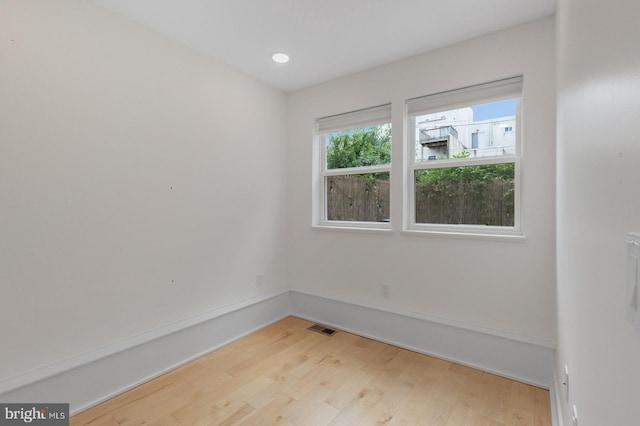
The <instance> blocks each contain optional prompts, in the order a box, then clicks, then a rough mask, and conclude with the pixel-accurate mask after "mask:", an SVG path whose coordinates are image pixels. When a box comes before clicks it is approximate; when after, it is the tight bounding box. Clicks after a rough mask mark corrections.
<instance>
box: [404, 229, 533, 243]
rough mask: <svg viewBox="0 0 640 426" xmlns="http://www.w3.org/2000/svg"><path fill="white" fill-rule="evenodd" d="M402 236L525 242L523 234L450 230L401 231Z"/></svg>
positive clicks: (525, 237) (525, 238)
mask: <svg viewBox="0 0 640 426" xmlns="http://www.w3.org/2000/svg"><path fill="white" fill-rule="evenodd" d="M401 234H402V235H407V236H413V237H436V238H456V239H480V240H493V241H510V242H517V243H523V242H525V241H527V236H526V235H525V234H524V233H509V234H507V233H504V234H501V233H482V232H478V231H475V230H474V231H473V232H471V231H465V230H459V231H450V230H426V229H425V230H423V229H405V230H402V231H401Z"/></svg>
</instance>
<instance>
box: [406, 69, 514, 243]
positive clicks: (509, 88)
mask: <svg viewBox="0 0 640 426" xmlns="http://www.w3.org/2000/svg"><path fill="white" fill-rule="evenodd" d="M523 92H524V84H523V78H522V76H520V77H513V78H508V79H504V80H498V81H494V82H490V83H486V84H480V85H475V86H469V87H465V88H462V89H457V90H452V91H448V92H440V93H436V94H433V95H427V96H423V97H419V98H412V99H409V100H407V101H406V111H407V114H406V116H405V120H406V122H407V133H406V135H405V138H406V145H405V149H407V151H406V152H407V155H406V158H407V161H406V162H405V164H404V167H405V173H406V177H407V178H406V179H407V182H408V185H405V186H404V188H403V189H404V191H405V197H404V199H405V202H404V203H403V206H404V209H405V214H404V218H405V221H404V223H403V228H402V232H403V233H406V234H411V233H414V234H424V235H435V236H457V237H459V236H475V237H488V238H492V239H493V238H506V239H525V238H526V237H525V233H524V228H523V216H524V214H523V211H522V181H523V174H522V168H523V156H522V145H523V135H522V99H523ZM514 98H515V99H516V125H515V127H516V128H515V133H516V134H515V138H516V145H515V148H516V152H515V154H514V155H500V156H486V157H475V158H469V159H455V158H450V159H443V160H437V161H421V162H418V161H416V158H415V154H414V151H415V143H416V141H415V134H414V132H413V131H412V130H413V129H415V118H416V117H417V116H420V115H426V114H429V113H436V112H440V111H446V110H451V109H457V108H463V107H466V106H471V105H478V104H482V103H489V102H495V101H500V100H505V99H514ZM409 129H411V130H409ZM505 163H514V166H515V167H514V225H513V226H486V225H471V224H436V223H416V220H415V216H416V207H415V189H416V185H415V172H416V170H427V169H440V168H447V167H464V166H476V165H487V164H505Z"/></svg>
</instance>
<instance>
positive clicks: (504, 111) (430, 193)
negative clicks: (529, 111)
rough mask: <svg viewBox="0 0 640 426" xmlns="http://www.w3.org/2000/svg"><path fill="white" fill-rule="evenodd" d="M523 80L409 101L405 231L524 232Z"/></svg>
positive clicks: (479, 86) (491, 84)
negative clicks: (521, 111)
mask: <svg viewBox="0 0 640 426" xmlns="http://www.w3.org/2000/svg"><path fill="white" fill-rule="evenodd" d="M521 94H522V78H521V77H517V78H511V79H506V80H500V81H496V82H492V83H488V84H483V85H478V86H473V87H468V88H464V89H459V90H454V91H450V92H444V93H438V94H434V95H430V96H425V97H421V98H416V99H411V100H409V101H407V112H408V119H409V120H408V140H409V141H408V145H407V146H408V149H409V155H408V157H409V160H408V167H407V169H408V170H407V171H408V173H409V179H408V181H409V185H410V188H409V189H408V197H407V200H408V202H407V204H406V205H407V207H408V224H407V226H406V228H408V229H410V230H411V229H412V230H421V231H435V232H455V233H458V232H460V233H476V234H499V235H502V234H515V235H517V234H520V233H521V228H520V222H521V220H520V211H519V210H520V202H519V200H520V168H521V157H520V132H519V130H520V129H519V125H520V122H521V120H520V109H521V106H520V105H521V96H522V95H521Z"/></svg>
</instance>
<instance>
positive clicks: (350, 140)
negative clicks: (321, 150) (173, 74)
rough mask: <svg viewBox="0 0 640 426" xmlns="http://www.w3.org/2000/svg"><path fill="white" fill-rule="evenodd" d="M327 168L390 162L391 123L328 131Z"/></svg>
mask: <svg viewBox="0 0 640 426" xmlns="http://www.w3.org/2000/svg"><path fill="white" fill-rule="evenodd" d="M326 149H327V164H326V167H327V170H331V169H344V168H347V167H363V166H378V165H382V164H390V163H391V124H380V125H377V126H370V127H364V128H360V129H353V130H345V131H341V132H334V133H328V134H327V135H326Z"/></svg>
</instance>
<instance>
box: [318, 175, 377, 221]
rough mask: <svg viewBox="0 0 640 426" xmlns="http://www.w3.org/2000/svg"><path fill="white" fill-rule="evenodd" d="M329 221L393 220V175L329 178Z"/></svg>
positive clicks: (327, 195) (326, 188)
mask: <svg viewBox="0 0 640 426" xmlns="http://www.w3.org/2000/svg"><path fill="white" fill-rule="evenodd" d="M325 190H326V199H327V220H345V221H358V222H388V221H389V173H388V172H386V173H367V174H353V175H342V176H327V178H326V180H325Z"/></svg>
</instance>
